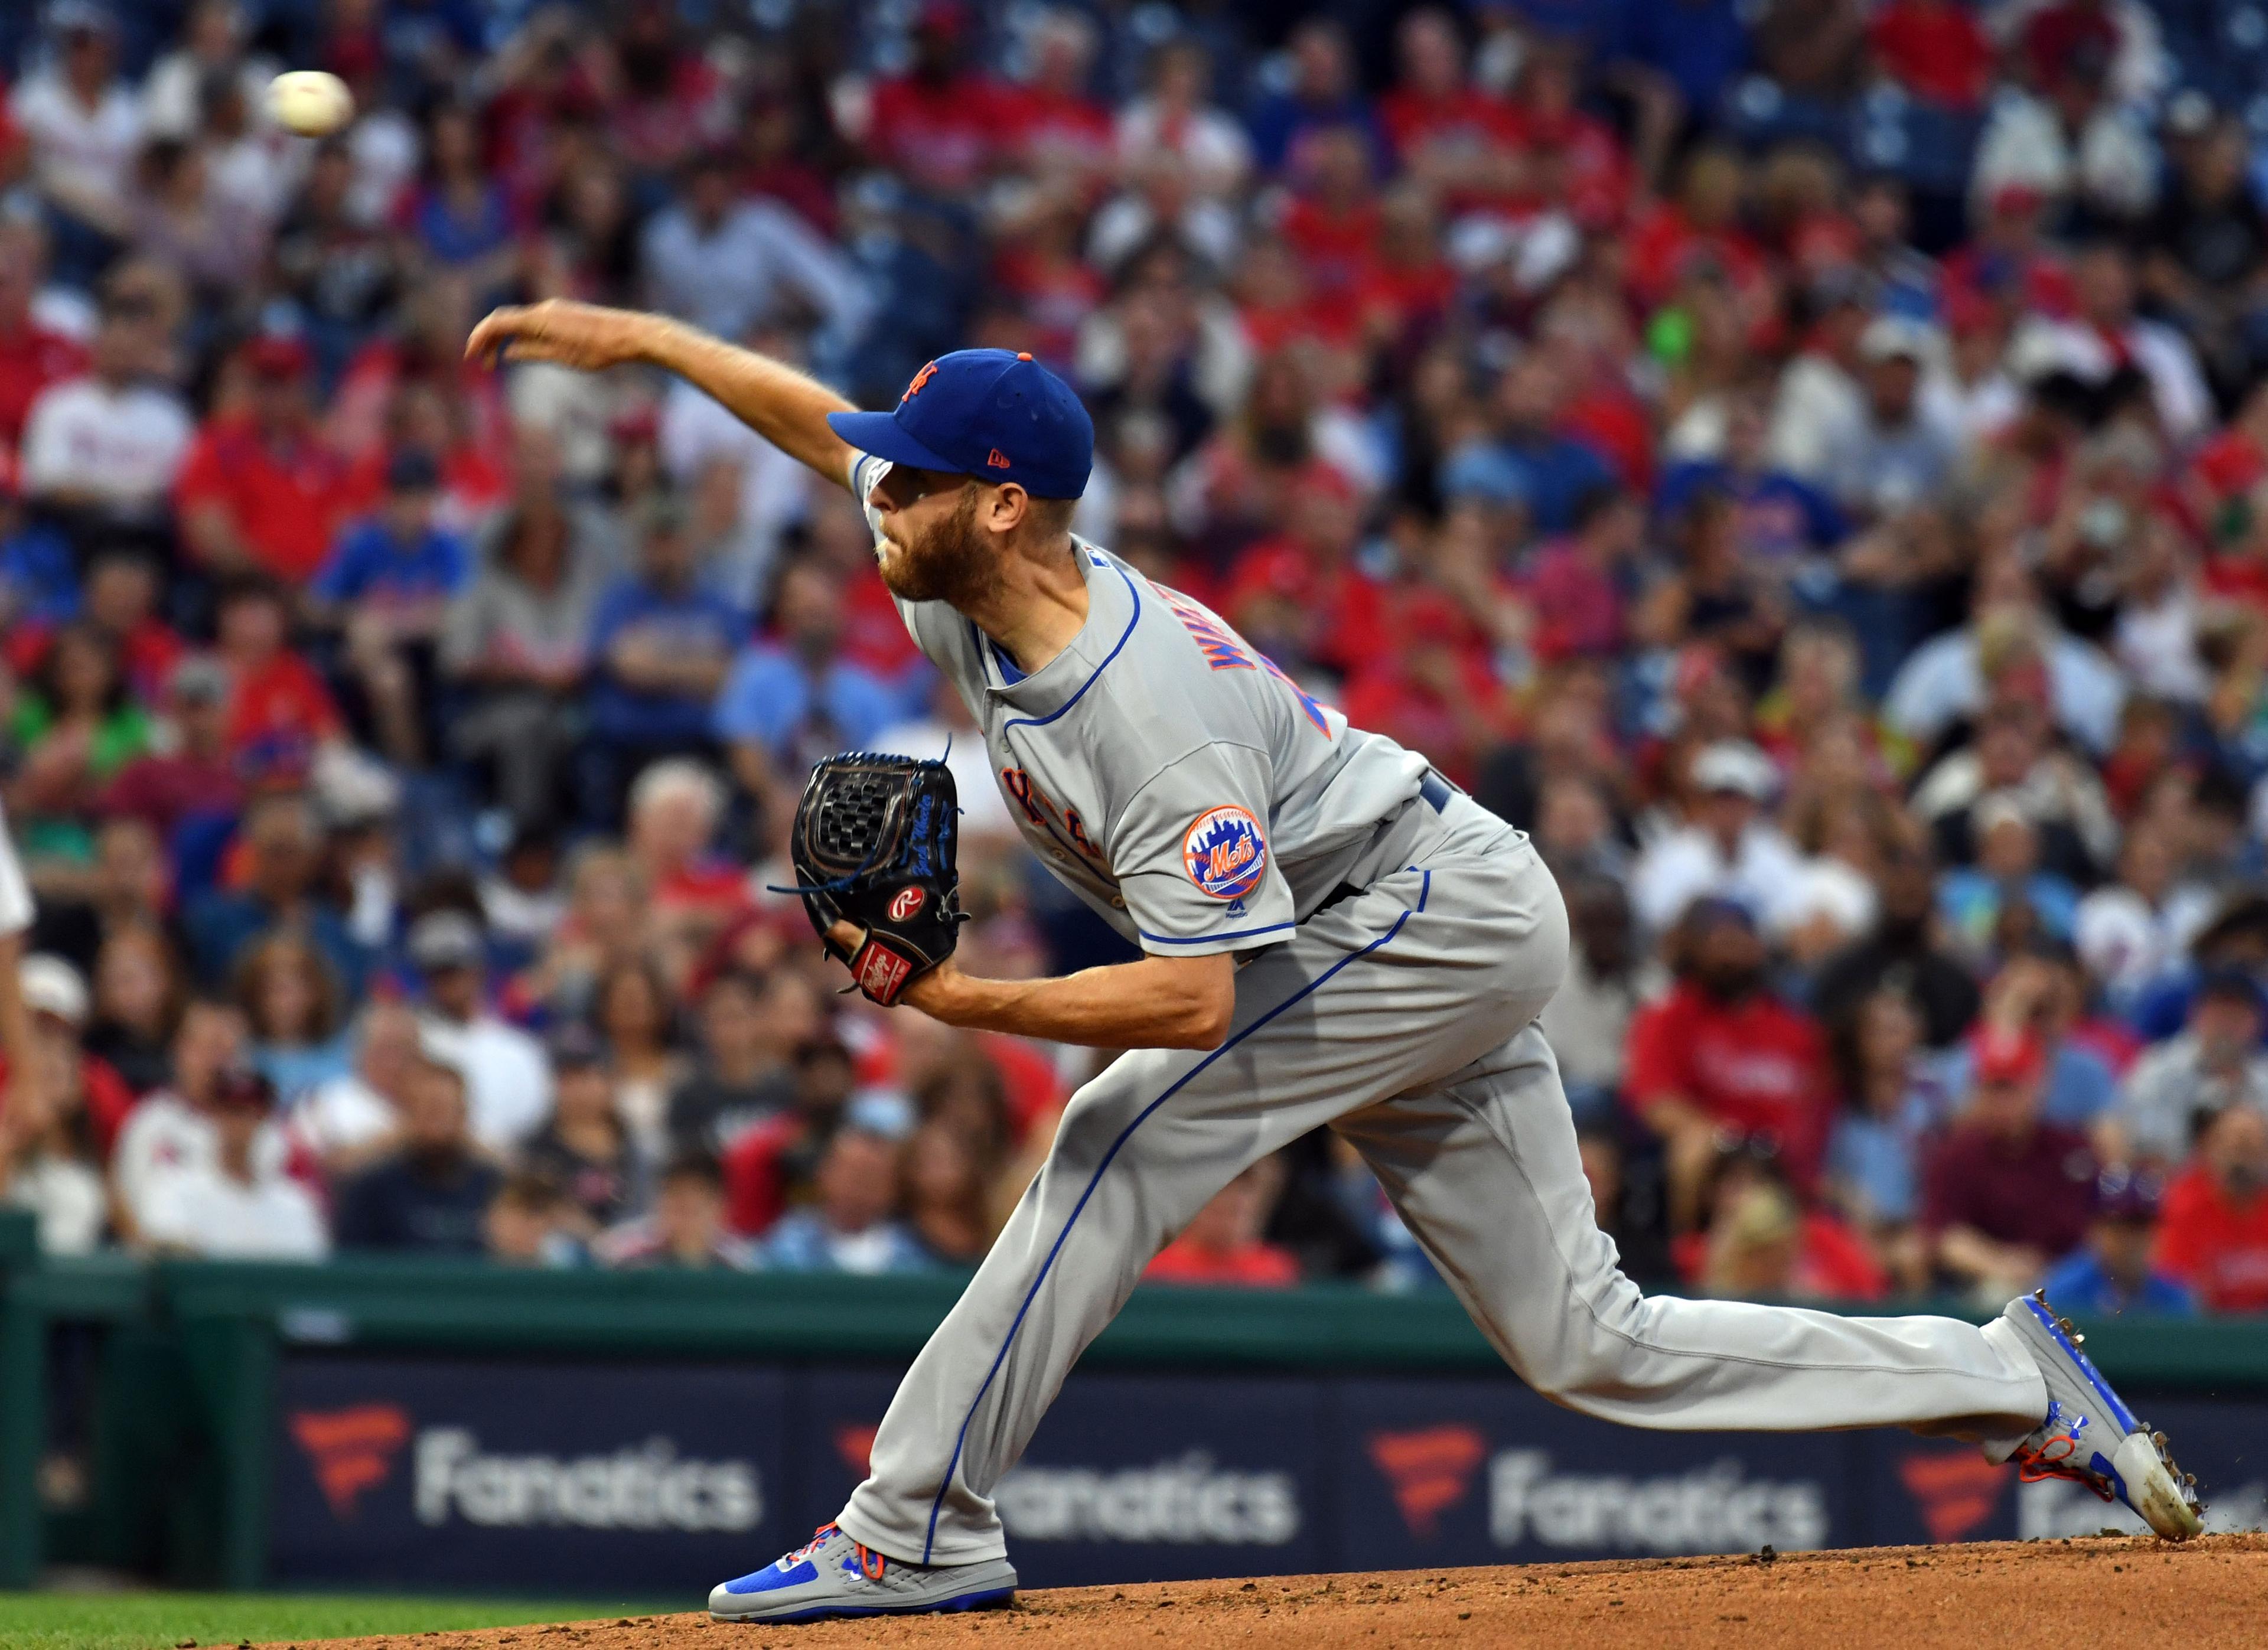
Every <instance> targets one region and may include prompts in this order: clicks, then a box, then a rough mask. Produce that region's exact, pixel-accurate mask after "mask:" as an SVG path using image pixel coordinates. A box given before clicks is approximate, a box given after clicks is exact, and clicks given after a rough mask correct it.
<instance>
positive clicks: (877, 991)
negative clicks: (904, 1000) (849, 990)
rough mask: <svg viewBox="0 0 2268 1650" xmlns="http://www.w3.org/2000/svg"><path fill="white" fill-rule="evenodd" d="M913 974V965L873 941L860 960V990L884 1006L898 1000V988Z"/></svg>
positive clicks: (869, 943)
mask: <svg viewBox="0 0 2268 1650" xmlns="http://www.w3.org/2000/svg"><path fill="white" fill-rule="evenodd" d="M912 972H913V964H911V963H910V962H908V961H906V960H905V959H904V958H903V957H902V956H900V955H899V954H897V953H896V952H895V951H891V950H888V949H887V948H886V947H881V946H878V945H875V944H873V943H872V942H871V941H870V942H868V944H867V947H866V954H865V955H864V956H862V957H860V958H859V959H858V989H859V990H860V991H864V992H865V993H866V995H867V996H869V997H871V998H873V999H874V1000H875V1001H876V1002H878V1003H882V1004H886V1005H887V1004H890V1003H895V1002H896V1001H897V1000H898V988H899V987H900V986H902V985H903V984H904V983H906V976H907V975H909V974H910V973H912Z"/></svg>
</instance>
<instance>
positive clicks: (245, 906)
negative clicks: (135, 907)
mask: <svg viewBox="0 0 2268 1650" xmlns="http://www.w3.org/2000/svg"><path fill="white" fill-rule="evenodd" d="M237 837H238V846H239V853H240V856H241V866H242V881H241V886H239V887H236V888H213V889H211V890H210V891H208V892H207V893H205V894H203V895H199V896H198V897H197V898H196V899H195V900H194V901H192V902H190V905H189V909H188V916H187V928H188V937H189V950H190V954H191V958H192V960H193V961H195V965H196V970H197V972H198V974H199V975H201V976H203V977H204V978H206V979H209V980H224V979H226V978H228V977H229V976H230V975H231V974H232V973H233V972H234V970H235V969H236V965H237V960H238V958H239V957H240V956H241V955H242V954H244V952H245V950H246V948H247V947H249V946H250V945H251V944H252V942H253V941H254V939H258V938H259V937H260V936H261V935H262V934H264V933H266V932H269V930H270V929H274V928H291V929H295V930H297V931H298V932H299V933H301V934H303V935H304V936H305V937H306V939H307V940H308V942H309V943H310V944H312V945H313V947H315V948H316V949H317V950H318V951H320V953H321V954H322V955H323V960H324V961H326V962H328V963H329V964H330V966H331V969H332V972H333V973H334V974H335V975H336V976H337V977H338V981H339V988H340V990H341V991H342V993H343V994H344V998H345V1000H348V1001H352V1000H354V999H355V998H357V996H359V995H360V993H361V991H362V988H363V982H364V979H365V976H366V975H367V974H368V973H369V970H370V957H369V955H368V954H367V953H365V951H364V949H363V947H361V946H360V945H359V944H357V942H356V940H355V938H354V936H353V935H352V934H351V933H350V932H348V930H347V925H346V922H345V919H344V918H343V917H342V916H341V915H340V914H339V911H338V910H337V909H336V908H335V906H334V905H333V904H332V903H331V902H330V900H329V899H328V896H327V895H326V892H325V890H324V888H323V885H322V875H323V836H322V829H321V827H320V824H319V823H318V821H317V820H316V818H315V811H314V807H313V804H312V803H311V802H310V801H309V799H308V798H307V797H306V793H304V792H298V791H276V792H269V794H267V795H265V796H261V797H259V798H257V799H254V801H253V803H252V805H251V807H249V808H247V810H246V812H245V815H244V822H243V825H242V826H241V827H240V828H239V831H238V834H237Z"/></svg>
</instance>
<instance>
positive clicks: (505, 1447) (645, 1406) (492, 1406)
mask: <svg viewBox="0 0 2268 1650" xmlns="http://www.w3.org/2000/svg"><path fill="white" fill-rule="evenodd" d="M787 1386H788V1382H787V1377H786V1376H785V1374H784V1373H783V1372H781V1371H778V1370H776V1369H747V1368H741V1369H724V1368H713V1367H711V1368H702V1367H689V1366H653V1365H639V1366H621V1365H605V1364H593V1365H585V1366H561V1365H556V1364H541V1365H539V1364H521V1363H512V1362H507V1361H501V1360H494V1359H482V1360H472V1359H458V1360H444V1359H409V1358H401V1359H376V1358H328V1357H306V1358H288V1359H285V1360H284V1364H283V1366H282V1367H281V1368H280V1369H279V1371H278V1372H277V1376H276V1396H277V1403H276V1437H275V1440H274V1444H273V1449H274V1462H275V1468H274V1484H273V1503H272V1510H271V1525H270V1528H271V1531H272V1535H271V1544H270V1548H269V1559H270V1569H269V1573H270V1575H271V1576H272V1577H273V1579H274V1580H277V1581H279V1582H283V1583H286V1584H293V1585H298V1584H314V1583H321V1584H325V1585H331V1584H342V1585H371V1586H376V1585H383V1586H401V1585H419V1586H436V1587H505V1588H512V1589H527V1590H539V1589H544V1590H550V1591H553V1592H557V1593H562V1594H568V1595H581V1596H588V1595H591V1594H593V1592H602V1591H603V1592H623V1593H631V1594H638V1593H656V1592H676V1591H680V1590H686V1591H689V1592H690V1593H692V1594H693V1595H696V1596H702V1597H705V1596H706V1595H707V1593H708V1590H709V1588H710V1587H711V1586H713V1585H714V1584H715V1583H717V1582H718V1581H720V1580H725V1578H726V1577H728V1576H732V1575H737V1574H740V1573H742V1572H744V1571H747V1570H750V1569H754V1568H755V1566H756V1565H759V1564H762V1563H763V1562H765V1561H767V1560H768V1559H770V1558H773V1557H776V1556H777V1554H778V1553H779V1552H780V1551H783V1550H784V1548H785V1547H786V1546H787V1545H788V1544H789V1543H788V1541H787V1537H788V1535H789V1533H790V1531H791V1530H798V1529H799V1527H798V1526H797V1525H796V1524H794V1523H793V1522H792V1521H791V1520H789V1519H788V1518H787V1517H785V1516H784V1513H785V1512H786V1511H787V1509H785V1508H784V1507H783V1506H780V1505H779V1502H780V1499H781V1486H782V1456H783V1452H784V1438H785V1435H786V1434H785V1429H784V1425H783V1422H782V1418H781V1417H782V1411H783V1408H784V1404H785V1402H786V1397H787ZM799 1533H800V1532H799Z"/></svg>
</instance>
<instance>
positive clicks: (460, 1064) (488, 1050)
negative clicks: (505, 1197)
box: [409, 909, 551, 1157]
mask: <svg viewBox="0 0 2268 1650" xmlns="http://www.w3.org/2000/svg"><path fill="white" fill-rule="evenodd" d="M486 956H487V952H486V947H485V945H484V943H483V941H482V937H481V927H480V924H479V923H477V922H476V921H475V920H474V919H473V918H472V917H469V916H468V915H466V914H465V913H464V912H463V911H460V910H453V909H445V910H437V911H431V912H428V913H427V914H426V915H425V916H423V917H419V918H418V919H417V921H416V923H415V924H413V925H412V926H411V928H410V930H409V961H410V963H411V964H412V966H414V967H415V968H416V970H417V974H418V977H419V979H420V981H421V983H423V987H424V1002H423V1009H422V1013H421V1014H420V1020H421V1024H422V1026H423V1035H424V1043H425V1048H426V1051H427V1052H428V1054H430V1055H431V1056H432V1057H434V1058H436V1059H439V1060H444V1061H446V1062H447V1063H448V1064H449V1066H450V1067H451V1069H453V1071H455V1072H458V1073H460V1080H461V1082H462V1084H463V1086H464V1089H465V1098H466V1103H467V1107H468V1115H469V1117H470V1128H471V1132H472V1138H474V1139H475V1140H476V1141H478V1142H479V1144H480V1145H481V1147H482V1150H484V1151H488V1152H490V1153H495V1154H496V1155H497V1156H499V1157H503V1156H506V1155H509V1154H510V1153H512V1152H513V1151H514V1150H516V1149H517V1148H518V1147H519V1144H520V1143H521V1142H522V1141H523V1140H525V1139H527V1137H528V1136H529V1135H531V1134H533V1133H534V1131H536V1130H537V1129H538V1128H540V1127H541V1125H542V1123H543V1120H544V1119H545V1118H546V1117H547V1116H549V1115H550V1112H551V1072H550V1068H549V1066H548V1065H547V1064H545V1063H544V1059H543V1049H542V1046H541V1044H540V1043H538V1042H536V1041H535V1039H534V1038H533V1037H531V1036H529V1035H527V1033H526V1032H524V1031H522V1030H521V1029H520V1028H519V1027H517V1026H514V1025H511V1024H509V1023H507V1022H506V1021H505V1020H502V1019H500V1018H498V1017H497V1014H496V1013H494V1011H492V1010H491V1009H490V1007H489V1005H488V999H487V984H488V980H487V968H486Z"/></svg>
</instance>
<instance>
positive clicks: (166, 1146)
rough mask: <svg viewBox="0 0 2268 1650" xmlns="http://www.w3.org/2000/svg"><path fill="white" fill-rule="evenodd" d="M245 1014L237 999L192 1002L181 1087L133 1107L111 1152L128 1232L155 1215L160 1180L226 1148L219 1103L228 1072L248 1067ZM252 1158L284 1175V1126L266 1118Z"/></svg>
mask: <svg viewBox="0 0 2268 1650" xmlns="http://www.w3.org/2000/svg"><path fill="white" fill-rule="evenodd" d="M245 1041H246V1030H245V1024H244V1014H243V1012H242V1011H241V1010H239V1008H238V1007H237V1006H236V1005H235V1004H233V1003H228V1002H220V1001H214V1000H210V999H207V1000H200V1001H196V1002H193V1003H191V1004H190V1005H188V1008H186V1009H185V1010H183V1011H182V1013H181V1023H180V1028H178V1029H177V1030H176V1031H175V1032H174V1033H173V1086H172V1087H171V1088H161V1089H159V1090H158V1092H157V1093H156V1094H151V1095H150V1096H148V1097H147V1098H146V1099H144V1101H142V1102H141V1104H139V1105H137V1106H136V1107H135V1108H134V1109H133V1110H132V1111H130V1112H129V1113H127V1114H126V1123H125V1126H124V1127H122V1129H120V1130H119V1131H118V1144H117V1145H115V1146H114V1148H113V1149H112V1151H111V1154H110V1177H111V1182H112V1184H114V1186H115V1187H116V1188H117V1189H118V1204H119V1210H120V1212H121V1214H122V1217H123V1223H124V1225H125V1226H126V1227H127V1231H126V1234H125V1235H126V1236H128V1237H129V1238H134V1237H138V1236H139V1235H140V1234H141V1232H142V1230H143V1228H144V1226H145V1225H146V1224H147V1222H148V1217H149V1213H150V1210H151V1197H152V1195H153V1193H154V1191H155V1189H156V1187H157V1185H158V1182H159V1181H161V1180H163V1179H164V1178H165V1176H166V1175H168V1174H170V1173H172V1172H173V1170H175V1169H182V1168H199V1167H203V1166H208V1165H210V1164H211V1163H212V1162H213V1161H215V1160H216V1159H217V1157H218V1156H219V1153H220V1133H219V1131H218V1130H217V1128H216V1127H215V1126H214V1123H213V1102H214V1100H215V1097H216V1096H217V1095H218V1094H219V1093H220V1090H221V1084H222V1080H223V1079H224V1078H225V1077H226V1076H227V1075H228V1074H229V1073H231V1072H237V1071H240V1070H243V1069H246V1068H245V1063H244V1048H245ZM251 1150H252V1153H253V1157H252V1160H253V1162H254V1166H255V1167H256V1168H258V1170H259V1171H260V1172H261V1174H280V1173H281V1172H282V1171H283V1168H284V1159H285V1158H286V1157H287V1156H288V1155H289V1145H288V1143H287V1142H286V1141H285V1139H284V1131H283V1130H282V1129H281V1128H279V1127H277V1126H276V1123H274V1122H273V1121H263V1122H262V1123H261V1125H260V1127H259V1128H258V1129H257V1130H255V1131H254V1139H253V1142H252V1147H251Z"/></svg>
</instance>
